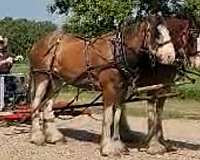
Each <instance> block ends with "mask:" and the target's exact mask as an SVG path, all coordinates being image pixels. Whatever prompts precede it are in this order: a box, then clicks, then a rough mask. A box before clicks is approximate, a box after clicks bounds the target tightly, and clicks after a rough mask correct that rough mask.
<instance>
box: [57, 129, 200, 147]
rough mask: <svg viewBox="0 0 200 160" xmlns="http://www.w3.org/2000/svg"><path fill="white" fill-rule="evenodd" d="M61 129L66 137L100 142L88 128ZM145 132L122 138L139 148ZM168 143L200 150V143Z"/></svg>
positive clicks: (130, 134) (132, 133) (129, 144)
mask: <svg viewBox="0 0 200 160" xmlns="http://www.w3.org/2000/svg"><path fill="white" fill-rule="evenodd" d="M60 131H61V132H62V133H63V134H64V135H65V137H68V138H72V139H75V140H78V141H84V142H92V143H96V144H98V143H99V142H100V135H99V134H96V133H92V132H90V131H87V130H78V129H72V128H62V129H60ZM144 138H145V134H144V133H142V132H134V131H131V133H129V136H128V139H127V138H124V137H123V138H122V139H123V141H125V142H126V143H127V146H128V147H130V148H137V147H138V146H139V145H140V144H141V142H142V141H143V140H144ZM167 142H168V143H170V144H171V145H173V146H175V147H176V148H180V149H189V150H200V144H193V143H188V142H184V141H176V140H171V139H170V140H167Z"/></svg>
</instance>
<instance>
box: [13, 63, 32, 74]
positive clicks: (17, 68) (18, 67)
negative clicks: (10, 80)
mask: <svg viewBox="0 0 200 160" xmlns="http://www.w3.org/2000/svg"><path fill="white" fill-rule="evenodd" d="M28 71H29V66H28V64H14V65H13V67H12V69H11V72H13V73H25V74H28Z"/></svg>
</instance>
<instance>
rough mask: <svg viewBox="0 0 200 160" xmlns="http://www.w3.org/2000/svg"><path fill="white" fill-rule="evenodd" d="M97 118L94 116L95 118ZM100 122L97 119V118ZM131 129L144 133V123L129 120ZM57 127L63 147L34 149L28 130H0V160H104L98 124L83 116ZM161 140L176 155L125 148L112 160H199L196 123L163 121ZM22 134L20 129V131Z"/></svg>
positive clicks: (199, 125)
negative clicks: (168, 141)
mask: <svg viewBox="0 0 200 160" xmlns="http://www.w3.org/2000/svg"><path fill="white" fill-rule="evenodd" d="M95 116H97V115H95ZM98 118H101V117H98ZM128 120H129V123H130V124H131V127H132V129H134V130H136V131H138V132H145V128H146V119H145V118H134V117H129V119H128ZM57 125H58V127H59V128H60V129H61V130H62V131H63V133H64V134H65V136H66V139H67V143H66V144H63V145H57V146H55V145H46V146H39V147H38V146H35V145H33V144H30V143H29V141H28V139H29V133H26V132H27V131H29V130H30V128H29V127H25V128H23V132H25V133H23V134H17V133H19V132H17V131H16V127H6V128H5V127H1V128H0V139H1V140H0V146H1V149H0V160H66V159H67V160H80V159H81V160H96V159H97V160H108V159H111V158H109V157H101V156H100V154H99V144H98V142H99V138H100V131H101V122H100V121H95V120H93V119H91V118H90V117H87V116H80V117H77V118H75V119H72V120H57ZM164 129H165V137H166V138H167V139H171V140H173V142H174V143H176V145H177V146H178V150H177V151H176V152H171V153H166V154H164V155H155V156H150V155H148V154H146V153H143V152H139V151H138V150H137V149H136V148H129V149H130V154H129V155H126V156H122V157H112V159H123V160H147V159H148V160H199V159H200V121H199V120H183V119H176V120H165V121H164ZM20 130H22V128H20Z"/></svg>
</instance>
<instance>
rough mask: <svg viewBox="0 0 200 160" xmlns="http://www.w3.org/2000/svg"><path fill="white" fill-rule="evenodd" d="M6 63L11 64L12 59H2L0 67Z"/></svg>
mask: <svg viewBox="0 0 200 160" xmlns="http://www.w3.org/2000/svg"><path fill="white" fill-rule="evenodd" d="M6 63H10V64H12V63H13V58H12V57H8V58H7V59H4V60H2V61H0V67H1V66H2V65H4V64H6Z"/></svg>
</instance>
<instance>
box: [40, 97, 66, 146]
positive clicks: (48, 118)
mask: <svg viewBox="0 0 200 160" xmlns="http://www.w3.org/2000/svg"><path fill="white" fill-rule="evenodd" d="M54 100H55V99H54V98H52V99H50V100H48V102H47V104H46V106H45V107H44V110H43V118H44V133H45V136H46V142H48V143H53V144H54V143H57V142H62V141H63V140H64V136H63V134H62V133H61V132H60V131H59V130H58V129H57V127H56V124H55V116H54V113H53V110H52V107H53V104H54Z"/></svg>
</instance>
